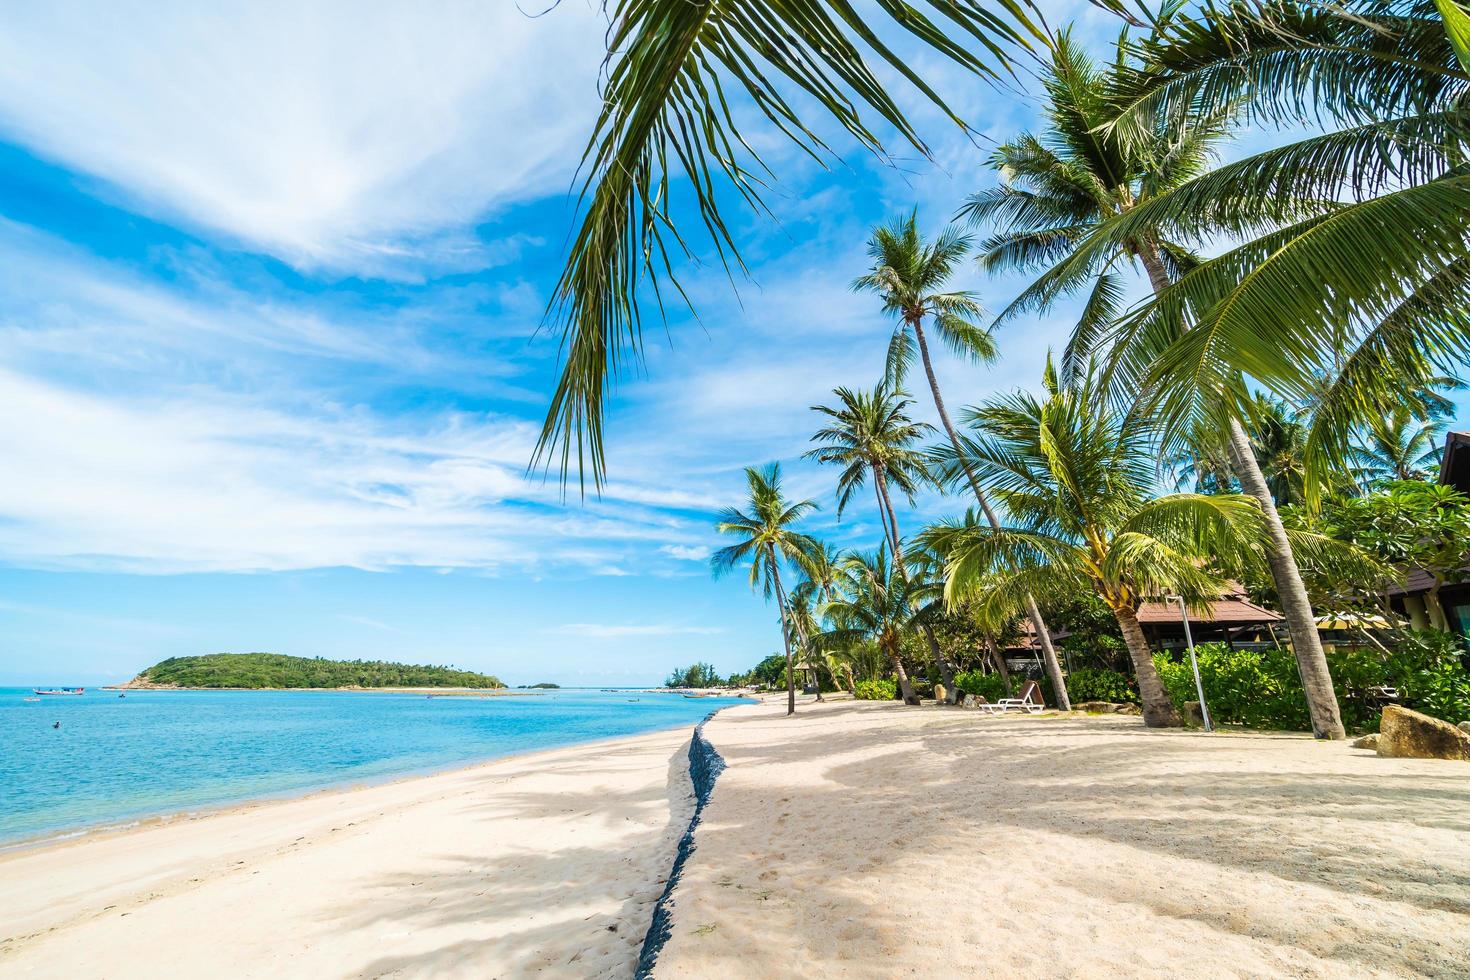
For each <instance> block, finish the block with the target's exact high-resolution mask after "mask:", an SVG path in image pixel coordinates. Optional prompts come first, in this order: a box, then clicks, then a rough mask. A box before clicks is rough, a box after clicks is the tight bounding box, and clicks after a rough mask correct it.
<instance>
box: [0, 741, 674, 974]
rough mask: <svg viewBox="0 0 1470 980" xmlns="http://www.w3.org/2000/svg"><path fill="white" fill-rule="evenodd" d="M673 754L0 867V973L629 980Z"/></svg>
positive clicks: (502, 764)
mask: <svg viewBox="0 0 1470 980" xmlns="http://www.w3.org/2000/svg"><path fill="white" fill-rule="evenodd" d="M689 744H690V734H689V726H687V725H685V724H680V725H677V726H673V727H669V728H665V729H660V730H657V731H652V732H644V733H640V734H636V735H627V736H618V737H615V738H607V739H597V740H592V741H588V742H583V743H580V744H576V745H562V746H557V747H554V748H549V749H541V750H537V751H534V752H525V753H518V754H515V755H512V756H509V757H501V758H498V759H494V760H487V761H483V762H479V763H475V764H472V765H469V766H461V767H457V768H455V769H453V770H450V771H447V772H441V773H437V774H433V775H413V776H400V777H396V778H395V779H393V780H392V781H390V782H386V783H383V784H380V785H373V786H348V787H338V788H333V789H323V790H317V791H314V792H312V793H310V794H308V795H305V796H300V797H295V798H292V799H285V800H280V799H271V800H263V801H262V800H255V801H250V802H245V803H237V804H233V805H231V806H228V807H224V808H221V809H218V810H214V811H211V812H208V813H206V814H202V815H198V816H191V817H178V816H175V817H173V818H171V819H167V820H152V821H149V822H148V823H146V824H144V825H138V826H130V827H125V828H113V829H112V830H110V831H107V832H93V833H89V834H85V835H82V836H80V837H72V838H68V839H64V840H53V841H51V842H48V843H43V844H41V845H39V846H32V847H30V848H27V849H25V850H20V851H10V852H7V853H4V854H0V921H3V922H5V924H6V928H5V929H3V931H0V972H6V973H9V972H11V971H14V972H16V973H26V972H32V973H34V974H36V975H44V976H79V975H83V976H85V975H102V974H106V975H108V976H110V977H128V976H139V977H141V976H156V957H154V956H153V955H152V954H154V953H156V951H157V950H158V949H163V948H167V949H168V950H169V952H170V962H171V964H172V966H171V969H172V970H174V971H177V972H178V973H179V974H180V975H200V974H201V973H207V972H209V968H210V966H211V965H214V966H215V967H217V964H218V963H219V962H229V963H231V964H232V970H233V971H235V972H237V973H241V974H249V975H267V974H269V975H289V976H322V975H330V976H342V975H372V976H376V975H380V974H387V973H396V972H400V971H401V972H406V973H408V974H411V975H438V974H442V973H455V974H458V973H461V972H468V971H471V970H474V971H478V972H485V971H486V969H489V970H490V972H495V971H496V970H497V969H498V970H500V971H502V972H504V971H505V970H506V969H507V968H508V967H513V968H514V969H512V971H511V972H516V973H517V974H518V975H519V973H521V972H525V973H531V972H537V971H545V972H548V973H549V974H551V975H568V974H569V973H570V974H572V975H589V976H591V975H598V976H627V975H631V973H632V971H633V969H634V965H635V964H636V960H637V956H638V952H639V950H640V948H641V944H642V941H643V939H644V936H645V934H646V932H647V928H648V924H649V921H650V920H651V916H652V910H653V907H654V904H655V902H656V901H657V899H658V897H659V894H660V892H661V890H662V887H663V880H664V879H665V878H666V877H667V875H668V871H669V868H670V867H671V865H672V863H673V860H674V856H675V851H676V848H677V843H678V840H679V838H680V836H681V835H682V834H683V833H684V832H685V829H686V827H687V825H688V821H689V812H690V811H691V810H692V807H693V793H692V791H691V788H690V786H691V784H690V782H689V772H688V768H689V766H688V747H689ZM282 937H289V938H290V941H289V942H285V943H283V942H281V940H282ZM558 971H560V972H558Z"/></svg>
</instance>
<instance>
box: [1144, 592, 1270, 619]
mask: <svg viewBox="0 0 1470 980" xmlns="http://www.w3.org/2000/svg"><path fill="white" fill-rule="evenodd" d="M1281 620H1282V616H1281V614H1280V613H1274V612H1272V611H1271V610H1269V609H1266V608H1264V607H1262V606H1258V605H1256V604H1255V603H1254V602H1251V601H1250V600H1249V599H1247V598H1246V597H1245V596H1244V595H1242V594H1240V593H1235V594H1233V595H1227V596H1226V597H1225V598H1223V599H1221V600H1219V601H1218V602H1212V603H1210V604H1209V612H1208V613H1202V612H1199V611H1197V610H1196V609H1195V608H1194V607H1193V606H1191V607H1190V609H1189V621H1190V622H1191V623H1219V624H1227V625H1228V624H1239V625H1247V624H1251V623H1279V622H1281ZM1138 621H1139V622H1140V623H1143V624H1144V625H1145V626H1151V625H1158V624H1173V623H1178V622H1179V621H1180V620H1179V604H1178V603H1174V602H1145V603H1144V604H1143V605H1141V606H1139V607H1138Z"/></svg>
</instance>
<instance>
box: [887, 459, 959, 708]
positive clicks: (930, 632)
mask: <svg viewBox="0 0 1470 980" xmlns="http://www.w3.org/2000/svg"><path fill="white" fill-rule="evenodd" d="M873 490H874V492H876V493H877V495H878V509H879V510H880V511H883V512H886V513H887V514H888V520H887V521H886V522H885V524H884V527H885V528H886V530H887V531H888V540H889V543H890V544H891V545H892V546H893V562H894V565H895V567H897V568H898V574H899V575H900V576H902V578H903V580H904V583H905V584H907V583H908V580H909V570H908V566H907V565H905V564H904V563H903V536H902V535H900V534H899V533H898V515H897V514H895V513H894V511H893V498H892V497H890V496H889V495H888V475H887V474H886V473H884V472H883V467H881V466H874V467H873ZM919 630H920V632H922V633H923V634H924V639H926V640H927V641H928V642H929V655H930V656H931V657H933V658H934V662H935V663H937V664H938V665H939V676H940V680H941V682H942V683H943V684H944V703H945V704H954V702H955V688H954V664H952V663H950V662H949V658H948V657H946V656H945V655H944V650H943V649H942V648H941V647H940V646H939V639H938V638H937V637H936V636H935V635H934V628H933V627H932V626H930V625H929V624H928V623H920V624H919Z"/></svg>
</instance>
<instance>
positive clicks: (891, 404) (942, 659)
mask: <svg viewBox="0 0 1470 980" xmlns="http://www.w3.org/2000/svg"><path fill="white" fill-rule="evenodd" d="M832 394H834V395H836V396H837V400H838V402H839V403H840V405H841V407H840V408H829V407H828V406H826V405H813V406H812V411H814V412H820V413H822V414H823V415H825V416H827V418H828V419H830V420H831V424H829V425H827V426H825V427H823V428H821V429H819V430H817V433H816V435H814V436H812V441H813V442H817V443H821V445H820V446H819V447H818V448H816V449H812V450H809V451H808V452H807V453H806V454H805V455H806V458H808V459H814V460H816V461H817V462H819V463H828V464H833V465H837V466H840V467H842V471H841V473H839V474H838V477H837V513H838V516H841V514H842V512H843V510H845V509H846V508H847V505H848V503H849V502H851V500H852V495H853V494H854V493H856V492H857V491H858V490H860V489H861V488H862V486H863V485H864V484H865V483H867V482H868V481H869V479H870V478H871V480H872V484H873V494H874V496H875V497H876V498H877V503H878V520H879V522H880V523H881V524H882V525H883V535H884V537H885V538H886V539H887V542H888V547H889V548H891V549H893V552H892V553H893V560H894V562H895V564H896V566H897V569H898V573H899V574H900V575H908V574H909V573H908V569H907V566H906V565H905V563H904V555H903V535H902V533H901V532H900V531H899V528H898V513H897V512H896V511H895V510H894V508H893V497H892V494H891V492H890V488H896V489H897V490H898V491H899V492H900V493H902V494H903V495H904V496H905V497H906V498H908V502H909V506H913V503H914V495H915V494H916V493H917V492H918V491H919V488H920V486H921V485H922V484H923V483H925V482H926V481H927V480H928V479H929V474H928V471H927V470H926V468H925V466H924V456H923V453H921V452H920V451H919V450H918V449H917V448H915V446H914V444H915V443H917V442H919V441H920V440H921V439H923V438H925V437H926V436H927V435H928V434H929V433H931V432H933V431H934V429H933V426H930V425H928V424H926V423H923V422H915V421H914V420H913V419H912V418H910V417H909V415H908V412H907V409H908V407H909V406H910V405H912V404H913V401H912V400H911V399H910V398H908V397H907V396H905V395H904V394H903V393H901V392H895V391H892V390H890V389H889V388H888V386H887V384H886V383H882V384H879V385H878V386H877V387H875V388H874V389H873V390H872V392H871V393H869V392H862V391H853V390H852V389H850V388H836V389H834V390H833V392H832ZM921 629H922V631H923V633H924V638H925V641H926V642H927V643H928V644H929V652H930V654H931V655H932V656H933V658H934V662H935V663H936V664H937V665H938V667H939V672H940V675H941V676H942V678H943V681H944V688H945V698H946V700H949V701H953V699H954V690H955V686H954V673H955V671H954V664H953V663H951V662H950V660H949V658H948V657H946V656H945V654H944V650H943V649H942V648H941V647H940V645H939V641H938V639H937V638H936V637H935V636H934V631H933V630H932V629H930V628H929V626H928V624H921Z"/></svg>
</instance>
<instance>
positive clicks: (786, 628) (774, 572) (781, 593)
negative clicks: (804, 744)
mask: <svg viewBox="0 0 1470 980" xmlns="http://www.w3.org/2000/svg"><path fill="white" fill-rule="evenodd" d="M766 560H767V561H768V562H770V567H771V579H772V580H773V581H774V582H775V583H776V605H777V608H778V609H780V610H781V642H782V643H784V644H785V645H786V714H787V715H788V716H790V715H794V714H796V674H795V672H794V669H793V664H792V660H791V625H790V624H789V623H788V622H786V590H785V589H783V588H781V568H780V566H779V565H777V564H776V556H775V554H774V553H773V554H769V555H767V556H766Z"/></svg>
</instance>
